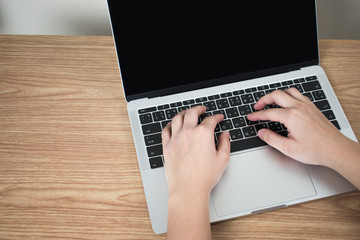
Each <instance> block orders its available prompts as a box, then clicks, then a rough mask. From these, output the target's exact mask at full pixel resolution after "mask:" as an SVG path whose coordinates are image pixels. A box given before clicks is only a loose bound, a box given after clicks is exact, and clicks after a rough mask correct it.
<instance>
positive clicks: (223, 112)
mask: <svg viewBox="0 0 360 240" xmlns="http://www.w3.org/2000/svg"><path fill="white" fill-rule="evenodd" d="M215 114H222V115H224V119H225V118H226V114H225V111H224V110H217V111H213V115H215Z"/></svg>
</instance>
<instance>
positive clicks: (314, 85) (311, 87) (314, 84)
mask: <svg viewBox="0 0 360 240" xmlns="http://www.w3.org/2000/svg"><path fill="white" fill-rule="evenodd" d="M302 87H303V89H304V91H305V92H310V91H315V90H319V89H321V85H320V83H319V81H311V82H306V83H303V84H302Z"/></svg>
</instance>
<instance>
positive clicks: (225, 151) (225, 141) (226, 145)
mask: <svg viewBox="0 0 360 240" xmlns="http://www.w3.org/2000/svg"><path fill="white" fill-rule="evenodd" d="M229 137H230V133H229V132H228V131H226V132H223V133H221V134H220V137H219V143H218V146H217V151H218V156H219V157H220V159H222V160H224V161H226V162H228V161H229V159H230V146H231V145H230V139H229Z"/></svg>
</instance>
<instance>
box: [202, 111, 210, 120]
mask: <svg viewBox="0 0 360 240" xmlns="http://www.w3.org/2000/svg"><path fill="white" fill-rule="evenodd" d="M211 115H212V113H211V112H206V113H204V114H202V115H200V119H201V121H204V119H205V118H207V117H209V116H211Z"/></svg>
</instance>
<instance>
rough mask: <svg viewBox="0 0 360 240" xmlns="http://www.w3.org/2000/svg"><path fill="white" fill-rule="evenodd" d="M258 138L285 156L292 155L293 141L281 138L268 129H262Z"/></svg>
mask: <svg viewBox="0 0 360 240" xmlns="http://www.w3.org/2000/svg"><path fill="white" fill-rule="evenodd" d="M258 136H259V138H261V140H263V141H264V142H266V143H267V144H269V145H270V146H272V147H274V148H276V149H277V150H279V151H280V152H282V153H284V154H285V155H289V154H290V153H291V146H292V141H293V140H292V139H289V138H287V137H284V136H281V135H279V134H277V133H275V132H273V131H271V130H269V129H266V128H263V129H260V130H259V132H258Z"/></svg>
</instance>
